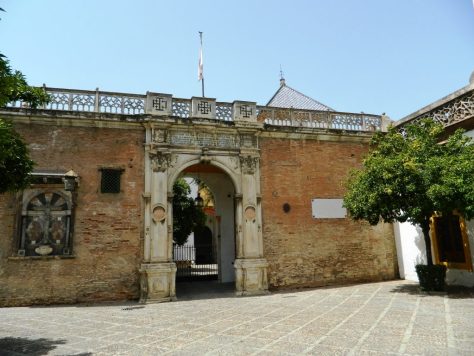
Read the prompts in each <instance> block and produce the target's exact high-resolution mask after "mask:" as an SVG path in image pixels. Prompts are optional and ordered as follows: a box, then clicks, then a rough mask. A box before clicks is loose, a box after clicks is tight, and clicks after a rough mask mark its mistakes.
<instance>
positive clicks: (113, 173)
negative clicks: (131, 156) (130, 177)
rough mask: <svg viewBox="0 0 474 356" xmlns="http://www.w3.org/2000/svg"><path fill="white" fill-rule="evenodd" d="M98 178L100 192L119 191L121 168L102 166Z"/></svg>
mask: <svg viewBox="0 0 474 356" xmlns="http://www.w3.org/2000/svg"><path fill="white" fill-rule="evenodd" d="M101 172H102V176H101V180H100V192H101V193H120V176H121V175H122V172H123V169H112V168H102V169H101Z"/></svg>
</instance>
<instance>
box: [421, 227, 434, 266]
mask: <svg viewBox="0 0 474 356" xmlns="http://www.w3.org/2000/svg"><path fill="white" fill-rule="evenodd" d="M421 230H422V231H423V237H424V239H425V247H426V260H427V265H428V266H433V257H432V254H431V239H430V220H429V219H426V220H425V221H424V222H423V223H422V224H421Z"/></svg>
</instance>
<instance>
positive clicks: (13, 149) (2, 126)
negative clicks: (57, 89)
mask: <svg viewBox="0 0 474 356" xmlns="http://www.w3.org/2000/svg"><path fill="white" fill-rule="evenodd" d="M0 10H1V9H0ZM15 100H22V101H23V102H25V103H28V105H29V106H30V107H31V108H36V107H37V106H38V105H41V104H44V103H47V102H48V100H49V96H48V95H47V94H46V93H45V92H44V90H42V89H40V88H34V87H31V86H29V85H28V84H27V83H26V80H25V77H24V75H23V74H22V73H21V72H19V71H13V70H12V69H11V68H10V65H9V63H8V60H7V59H6V58H5V56H4V55H2V54H1V53H0V107H4V106H6V105H7V104H8V103H9V102H12V101H15ZM32 169H33V161H32V160H31V159H30V158H29V155H28V150H27V148H26V145H25V143H24V142H23V140H22V139H21V137H20V135H18V133H17V132H16V131H15V130H14V129H13V126H12V124H11V123H10V122H6V121H5V120H3V119H1V118H0V193H5V192H6V191H16V190H19V189H22V188H25V187H26V185H27V184H28V175H29V173H31V171H32Z"/></svg>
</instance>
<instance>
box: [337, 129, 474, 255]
mask: <svg viewBox="0 0 474 356" xmlns="http://www.w3.org/2000/svg"><path fill="white" fill-rule="evenodd" d="M442 133H443V126H442V125H441V124H438V123H435V122H434V121H433V120H423V121H421V122H419V123H417V124H410V125H407V126H405V133H404V134H402V133H400V132H399V131H398V130H397V129H395V128H393V127H392V128H390V129H389V131H388V133H386V134H382V133H378V134H376V135H375V136H374V138H373V140H372V148H373V149H372V151H371V152H370V154H369V155H368V157H367V158H366V159H365V160H364V162H363V169H361V170H356V171H352V172H351V174H350V178H349V180H348V184H347V193H346V195H345V197H344V206H345V207H346V208H347V210H348V212H349V214H350V216H351V217H352V218H353V219H355V220H367V221H368V222H369V223H370V224H372V225H375V224H377V223H378V222H379V221H381V220H383V221H385V222H394V221H399V222H404V221H409V222H411V223H413V224H418V225H420V226H421V227H422V229H423V233H424V235H425V242H429V219H430V217H431V216H432V215H433V213H434V212H435V211H436V212H440V213H442V214H451V213H452V212H453V210H457V211H458V212H459V213H460V214H461V215H462V216H463V217H464V218H466V219H470V218H472V217H473V216H474V145H473V144H472V139H471V138H469V137H467V136H465V135H463V131H462V130H458V131H456V132H455V133H454V134H452V135H451V136H450V137H449V138H448V139H447V141H446V142H443V143H440V135H441V134H442ZM427 246H428V248H427V253H428V264H431V251H430V247H429V244H428V243H427Z"/></svg>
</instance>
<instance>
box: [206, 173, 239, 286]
mask: <svg viewBox="0 0 474 356" xmlns="http://www.w3.org/2000/svg"><path fill="white" fill-rule="evenodd" d="M199 178H200V179H202V180H203V181H204V183H205V184H206V185H207V186H208V187H209V188H210V189H211V191H212V194H213V195H214V203H215V206H214V209H215V211H216V215H217V216H220V217H221V234H220V237H219V236H218V239H219V247H220V248H219V251H218V254H219V256H218V260H219V261H220V265H219V281H220V282H222V283H226V282H233V281H235V270H234V260H235V234H234V225H235V216H234V194H235V190H234V185H233V183H232V181H231V180H230V178H229V177H228V176H227V175H226V174H224V173H200V174H199Z"/></svg>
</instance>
